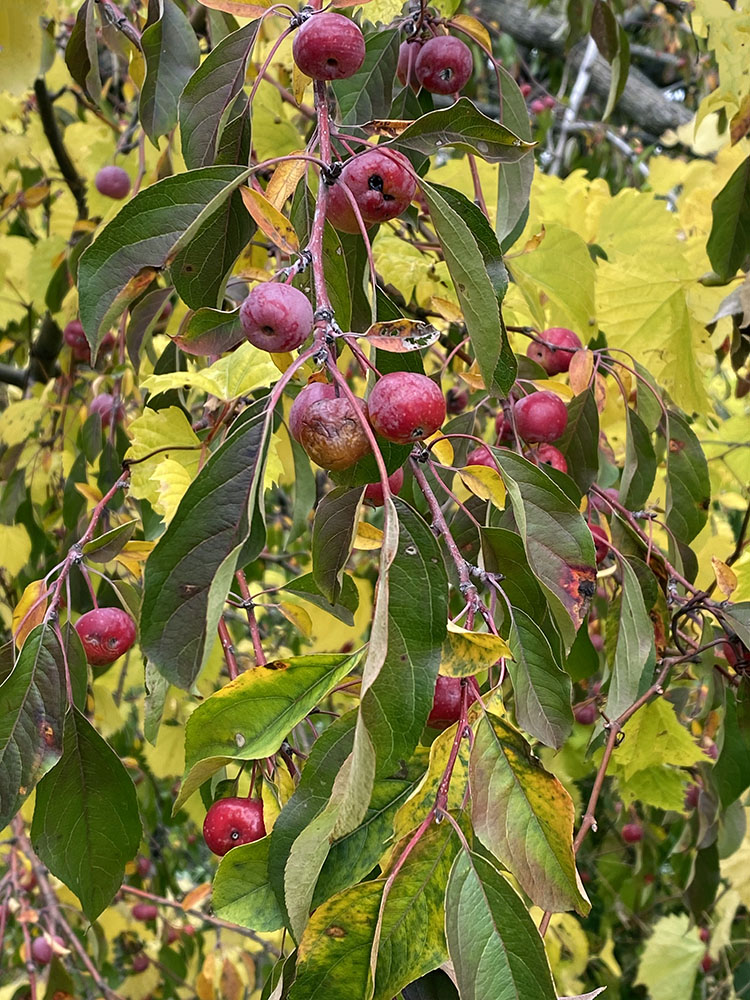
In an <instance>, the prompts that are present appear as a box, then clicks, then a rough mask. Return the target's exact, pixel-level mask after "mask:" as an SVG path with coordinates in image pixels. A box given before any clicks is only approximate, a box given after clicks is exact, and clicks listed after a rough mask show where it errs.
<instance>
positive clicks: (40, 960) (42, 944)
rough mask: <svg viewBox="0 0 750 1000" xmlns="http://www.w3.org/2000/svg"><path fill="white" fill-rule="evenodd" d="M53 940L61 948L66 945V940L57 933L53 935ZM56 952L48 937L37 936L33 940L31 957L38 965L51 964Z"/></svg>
mask: <svg viewBox="0 0 750 1000" xmlns="http://www.w3.org/2000/svg"><path fill="white" fill-rule="evenodd" d="M51 940H52V941H54V942H55V944H56V945H59V947H60V948H64V947H65V942H64V941H63V939H62V938H61V937H58V936H57V934H54V935H52V938H51ZM54 954H55V949H54V948H53V947H52V944H51V941H50V939H49V938H48V937H36V938H34V940H33V941H32V942H31V957H32V959H33V960H34V961H35V962H36V964H37V965H49V963H50V962H51V961H52V957H53V955H54Z"/></svg>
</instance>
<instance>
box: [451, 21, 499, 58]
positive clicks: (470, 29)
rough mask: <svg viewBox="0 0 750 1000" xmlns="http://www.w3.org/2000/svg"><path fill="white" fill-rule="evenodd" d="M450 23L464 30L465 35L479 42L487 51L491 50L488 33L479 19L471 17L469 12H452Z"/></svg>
mask: <svg viewBox="0 0 750 1000" xmlns="http://www.w3.org/2000/svg"><path fill="white" fill-rule="evenodd" d="M451 23H452V24H455V25H457V26H458V27H459V28H461V30H462V31H465V32H466V34H467V35H470V36H471V38H473V39H474V41H475V42H479V44H480V45H481V46H482V47H483V48H485V49H486V50H487V51H488V52H492V41H491V39H490V33H489V31H487V29H486V28H485V26H484V25H483V24H482V22H481V21H477V19H476V18H475V17H471V16H470V15H469V14H454V15H453V17H452V18H451Z"/></svg>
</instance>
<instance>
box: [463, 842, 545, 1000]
mask: <svg viewBox="0 0 750 1000" xmlns="http://www.w3.org/2000/svg"><path fill="white" fill-rule="evenodd" d="M445 931H446V936H447V938H448V951H449V953H450V956H451V959H452V960H453V968H454V971H455V973H456V980H457V981H458V988H459V990H460V991H461V997H462V998H463V1000H490V998H491V997H500V996H503V997H506V996H507V997H508V998H510V997H518V998H523V1000H557V991H556V990H555V987H554V983H553V982H552V973H551V971H550V967H549V962H548V961H547V955H546V953H545V951H544V944H543V943H542V939H541V937H540V936H539V931H538V930H537V929H536V925H535V924H534V921H533V920H532V919H531V916H530V915H529V911H528V910H527V909H526V906H525V905H524V903H523V900H522V899H521V897H520V896H519V895H518V893H517V892H516V891H515V889H514V888H513V887H512V885H511V884H510V882H509V881H508V880H507V879H506V878H504V877H503V876H502V875H501V874H500V872H499V871H498V870H497V869H496V868H495V867H494V866H493V865H491V864H490V863H489V861H487V860H486V859H485V858H483V857H481V855H479V854H474V853H471V854H468V853H467V852H466V851H461V852H460V854H459V855H458V857H457V858H456V860H455V862H454V863H453V868H452V870H451V875H450V879H449V881H448V892H447V895H446V900H445Z"/></svg>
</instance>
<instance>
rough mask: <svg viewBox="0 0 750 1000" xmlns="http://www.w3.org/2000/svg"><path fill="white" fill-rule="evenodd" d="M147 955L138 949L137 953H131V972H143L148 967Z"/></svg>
mask: <svg viewBox="0 0 750 1000" xmlns="http://www.w3.org/2000/svg"><path fill="white" fill-rule="evenodd" d="M149 964H150V963H149V960H148V955H147V954H146V953H145V952H143V951H139V952H138V954H137V955H133V972H145V971H146V969H147V968H148V967H149Z"/></svg>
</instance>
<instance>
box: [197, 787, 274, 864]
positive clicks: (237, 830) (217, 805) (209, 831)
mask: <svg viewBox="0 0 750 1000" xmlns="http://www.w3.org/2000/svg"><path fill="white" fill-rule="evenodd" d="M265 835H266V826H265V823H264V822H263V803H262V802H261V801H260V799H250V798H247V799H242V798H236V797H234V796H233V797H231V798H228V799H219V800H218V802H214V804H213V805H212V806H211V808H210V809H209V810H208V812H207V813H206V818H205V820H204V821H203V839H204V840H205V841H206V844H207V845H208V848H209V850H211V851H213V853H214V854H218V855H219V857H223V856H224V855H225V854H226V853H227V851H230V850H231V849H232V848H233V847H238V846H239V845H240V844H252V843H253V841H255V840H260V839H261V837H265Z"/></svg>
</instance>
